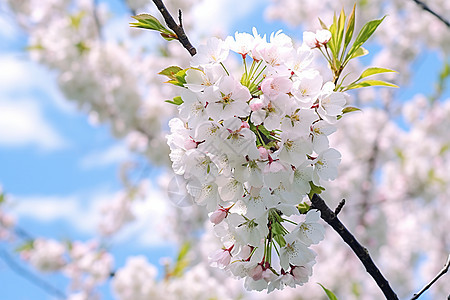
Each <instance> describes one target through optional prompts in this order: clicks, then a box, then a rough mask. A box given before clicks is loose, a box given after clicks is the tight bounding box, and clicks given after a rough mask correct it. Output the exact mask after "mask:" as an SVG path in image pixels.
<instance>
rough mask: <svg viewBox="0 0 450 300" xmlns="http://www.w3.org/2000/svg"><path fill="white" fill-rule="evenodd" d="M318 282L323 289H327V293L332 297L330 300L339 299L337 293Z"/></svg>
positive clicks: (329, 297)
mask: <svg viewBox="0 0 450 300" xmlns="http://www.w3.org/2000/svg"><path fill="white" fill-rule="evenodd" d="M317 284H318V285H320V286H321V287H322V289H323V290H324V291H325V293H326V294H327V296H328V299H330V300H338V298H337V297H336V295H335V294H334V293H333V292H332V291H330V290H329V289H327V288H326V287H324V286H323V285H321V284H320V283H317Z"/></svg>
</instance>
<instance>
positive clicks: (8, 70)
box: [0, 24, 76, 113]
mask: <svg viewBox="0 0 450 300" xmlns="http://www.w3.org/2000/svg"><path fill="white" fill-rule="evenodd" d="M0 25H1V24H0ZM21 57H22V59H21ZM26 57H27V56H26V55H25V53H24V54H23V55H21V56H17V55H11V54H9V55H0V66H1V67H0V95H2V96H3V97H7V98H10V99H14V98H16V97H17V96H20V97H26V98H34V96H35V95H37V94H38V93H39V94H41V95H44V97H40V98H39V101H40V102H46V101H50V103H51V104H52V105H54V106H56V107H57V108H58V109H59V110H61V111H63V112H65V113H74V112H75V111H76V106H75V105H74V104H73V103H70V102H69V101H67V100H66V99H65V97H64V96H63V94H62V93H61V91H60V90H59V88H58V85H57V83H56V76H55V74H54V73H52V72H51V71H49V70H48V69H46V68H45V67H43V66H41V65H39V64H37V63H35V62H32V61H29V60H27V59H26Z"/></svg>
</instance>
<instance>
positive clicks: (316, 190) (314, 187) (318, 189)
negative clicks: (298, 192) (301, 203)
mask: <svg viewBox="0 0 450 300" xmlns="http://www.w3.org/2000/svg"><path fill="white" fill-rule="evenodd" d="M309 185H310V186H311V190H310V191H309V194H308V196H309V199H312V197H313V195H314V194H317V195H319V194H320V193H322V192H323V191H325V188H323V187H321V186H317V185H315V184H314V183H313V182H312V181H310V182H309Z"/></svg>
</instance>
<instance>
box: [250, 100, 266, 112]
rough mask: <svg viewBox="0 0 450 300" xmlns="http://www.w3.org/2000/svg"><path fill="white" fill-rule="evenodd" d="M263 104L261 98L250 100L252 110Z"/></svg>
mask: <svg viewBox="0 0 450 300" xmlns="http://www.w3.org/2000/svg"><path fill="white" fill-rule="evenodd" d="M263 106H264V102H263V101H262V100H261V99H258V98H256V99H253V100H252V101H250V109H251V110H252V111H258V110H260V109H261V108H263Z"/></svg>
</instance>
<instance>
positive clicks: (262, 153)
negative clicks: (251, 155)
mask: <svg viewBox="0 0 450 300" xmlns="http://www.w3.org/2000/svg"><path fill="white" fill-rule="evenodd" d="M258 151H259V158H260V159H262V160H266V159H268V158H269V151H267V149H266V148H264V147H259V148H258Z"/></svg>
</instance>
